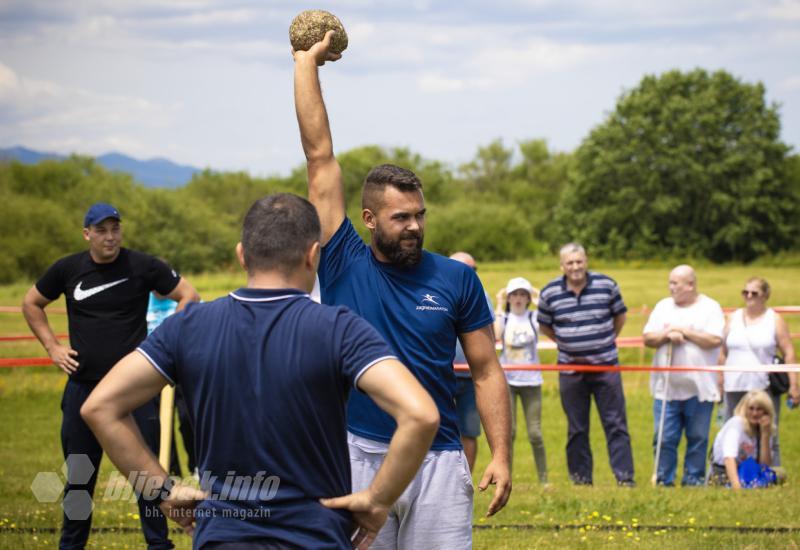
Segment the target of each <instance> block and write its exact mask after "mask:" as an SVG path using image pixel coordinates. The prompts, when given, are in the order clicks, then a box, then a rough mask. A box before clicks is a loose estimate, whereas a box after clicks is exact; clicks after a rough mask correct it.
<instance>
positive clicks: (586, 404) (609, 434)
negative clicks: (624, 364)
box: [558, 372, 633, 484]
mask: <svg viewBox="0 0 800 550" xmlns="http://www.w3.org/2000/svg"><path fill="white" fill-rule="evenodd" d="M558 380H559V389H560V392H561V406H562V407H563V409H564V413H565V414H566V415H567V422H568V425H569V427H568V430H567V467H568V468H569V476H570V479H572V481H573V482H575V483H580V484H590V483H592V466H593V464H592V448H591V446H590V445H589V418H590V417H589V412H590V408H591V401H592V395H594V401H595V404H596V405H597V412H599V413H600V421H601V422H602V424H603V430H604V431H605V433H606V443H607V445H608V456H609V458H610V460H611V470H612V471H613V472H614V477H616V478H617V481H619V482H629V481H633V454H632V453H631V438H630V435H629V434H628V420H627V417H626V414H625V396H624V395H623V393H622V378H621V377H620V374H619V373H618V372H579V373H575V374H564V373H561V374H559V377H558Z"/></svg>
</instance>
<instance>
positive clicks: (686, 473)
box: [653, 397, 714, 487]
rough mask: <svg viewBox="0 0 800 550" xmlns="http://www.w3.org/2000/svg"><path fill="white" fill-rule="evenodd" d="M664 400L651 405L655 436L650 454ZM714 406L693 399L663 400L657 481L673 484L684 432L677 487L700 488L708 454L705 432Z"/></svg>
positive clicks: (657, 400)
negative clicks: (694, 486) (664, 412)
mask: <svg viewBox="0 0 800 550" xmlns="http://www.w3.org/2000/svg"><path fill="white" fill-rule="evenodd" d="M663 402H664V401H663V400H661V399H656V400H655V402H654V403H653V416H654V417H655V434H654V436H653V451H654V452H655V448H656V445H657V441H658V424H659V421H660V420H661V405H662V403H663ZM713 410H714V403H712V402H710V401H700V400H698V399H697V398H696V397H692V398H691V399H686V400H684V401H677V400H674V401H667V411H666V415H665V417H664V434H663V438H662V441H661V455H660V458H659V460H658V470H657V472H658V473H657V481H658V483H659V484H663V485H666V486H668V487H672V486H674V485H675V471H676V470H677V468H678V444H679V443H680V441H681V433H682V432H684V431H685V432H686V456H685V457H684V461H683V478H681V485H703V484H704V483H705V478H706V453H707V452H708V431H709V428H710V427H711V413H712V411H713Z"/></svg>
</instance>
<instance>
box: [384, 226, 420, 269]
mask: <svg viewBox="0 0 800 550" xmlns="http://www.w3.org/2000/svg"><path fill="white" fill-rule="evenodd" d="M424 237H425V234H424V231H423V229H422V227H420V228H419V229H418V230H409V229H404V230H402V231H401V232H400V233H399V234H397V235H390V234H388V232H386V231H385V230H384V229H383V228H382V227H381V225H380V224H377V225H376V227H375V232H374V233H373V236H372V240H373V242H374V243H375V247H376V248H377V249H378V250H379V251H380V252H381V254H383V255H384V256H386V258H387V259H388V260H389V262H390V263H392V264H394V265H396V266H399V267H411V266H415V265H417V264H418V263H419V262H420V260H422V243H423V241H424Z"/></svg>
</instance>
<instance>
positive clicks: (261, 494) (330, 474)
mask: <svg viewBox="0 0 800 550" xmlns="http://www.w3.org/2000/svg"><path fill="white" fill-rule="evenodd" d="M138 351H139V352H140V353H142V354H143V355H144V356H145V357H146V358H147V359H148V361H149V362H150V363H151V364H152V365H153V366H154V367H155V368H156V369H157V370H158V371H159V372H160V373H161V374H162V375H163V376H164V377H165V378H166V379H167V380H168V381H169V383H170V384H175V383H178V384H180V385H181V387H182V388H183V393H184V396H185V397H186V402H187V404H188V408H189V416H190V417H191V420H192V425H193V426H194V432H195V450H196V453H197V457H198V464H199V470H200V475H201V486H203V487H204V488H205V489H206V490H208V491H209V492H210V493H211V497H210V498H208V499H207V500H205V501H203V502H202V503H201V504H200V505H199V506H198V513H197V529H196V531H195V535H194V537H195V547H202V546H203V544H205V543H207V542H211V541H241V540H247V539H256V538H271V539H276V540H281V541H286V542H289V543H291V544H294V545H297V546H299V547H303V548H344V547H349V545H350V534H351V516H350V514H349V512H345V511H341V510H330V509H327V508H325V507H323V506H322V505H321V504H319V502H318V500H319V499H320V498H322V497H333V496H341V495H345V494H348V493H349V492H350V491H351V479H350V462H349V458H348V449H347V434H346V427H345V418H346V416H345V405H346V402H347V396H348V394H349V393H350V389H351V388H353V387H355V386H356V384H357V382H358V379H359V377H360V376H361V374H363V373H364V372H365V371H366V369H368V368H369V367H370V366H372V365H374V364H375V363H377V362H379V361H381V360H382V359H385V358H389V357H393V354H392V352H391V350H390V349H389V347H388V346H387V345H386V343H385V342H384V341H383V340H382V339H381V338H380V336H379V335H378V334H377V332H376V331H375V329H373V328H372V327H371V326H370V325H369V324H368V323H367V322H365V321H364V320H363V319H361V318H359V317H358V316H356V315H355V314H353V313H352V312H350V311H348V310H347V309H346V308H344V307H329V306H324V305H320V304H317V303H315V302H313V301H311V300H310V299H309V297H308V295H307V294H305V293H303V292H300V291H298V290H293V289H281V290H264V289H251V288H243V289H239V290H237V291H235V292H232V293H231V294H230V295H229V296H227V297H224V298H220V299H218V300H215V301H213V302H209V303H204V304H189V306H187V307H186V309H184V310H183V311H181V312H179V313H176V314H175V315H172V316H170V317H168V318H167V319H166V320H165V321H164V322H163V323H162V324H161V325H160V326H159V327H158V328H157V329H156V330H155V331H154V332H153V334H152V335H150V336H149V337H148V338H147V340H146V341H145V342H143V343H142V344H141V346H139V348H138ZM353 393H360V392H358V391H355V392H353Z"/></svg>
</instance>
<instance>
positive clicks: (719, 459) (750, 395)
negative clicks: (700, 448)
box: [709, 390, 784, 489]
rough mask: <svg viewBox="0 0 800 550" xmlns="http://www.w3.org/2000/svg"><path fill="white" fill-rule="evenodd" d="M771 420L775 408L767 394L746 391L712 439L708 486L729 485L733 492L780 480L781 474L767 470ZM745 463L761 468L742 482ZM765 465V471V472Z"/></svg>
mask: <svg viewBox="0 0 800 550" xmlns="http://www.w3.org/2000/svg"><path fill="white" fill-rule="evenodd" d="M774 419H775V409H774V407H773V406H772V399H771V398H770V396H769V395H767V392H765V391H763V390H753V391H750V392H747V393H746V394H745V396H744V397H742V399H741V401H739V404H738V405H737V406H736V409H735V411H734V415H733V416H732V417H731V418H730V419H729V420H728V421H727V422H725V425H724V426H722V429H721V430H720V431H719V433H718V434H717V437H716V438H715V439H714V446H713V447H712V449H711V462H712V466H711V476H710V479H709V484H711V485H728V484H730V487H731V488H732V489H741V488H742V487H751V486H764V485H768V484H771V483H775V482H776V474H777V477H780V478H781V479H782V478H783V477H784V476H783V472H782V471H781V472H780V473H778V472H777V471H775V470H772V469H771V468H769V467H770V466H772V441H771V440H772V435H773V434H774V433H775V420H774ZM748 460H749V461H750V462H751V463H757V464H758V465H760V466H761V468H758V472H756V474H755V476H754V477H753V479H742V475H741V472H740V467H741V466H742V464H743V463H744V462H745V461H748ZM753 466H755V464H753ZM764 466H766V467H768V468H767V469H764V468H763V467H764ZM754 481H755V483H754Z"/></svg>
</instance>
